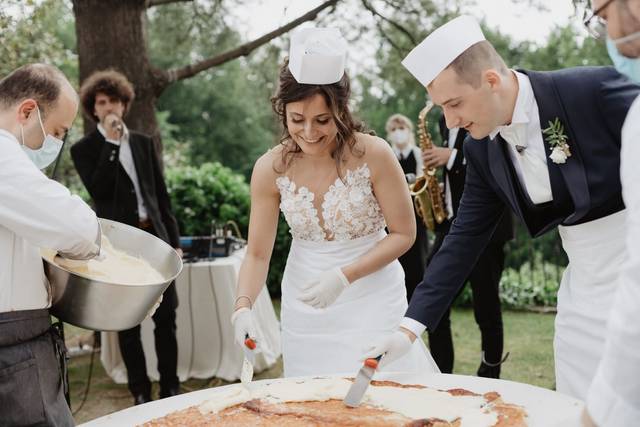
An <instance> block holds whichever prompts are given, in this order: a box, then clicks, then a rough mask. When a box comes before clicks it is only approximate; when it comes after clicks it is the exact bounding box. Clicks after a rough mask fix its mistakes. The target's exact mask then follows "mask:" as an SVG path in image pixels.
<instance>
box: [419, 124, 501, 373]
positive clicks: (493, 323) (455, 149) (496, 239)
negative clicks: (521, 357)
mask: <svg viewBox="0 0 640 427" xmlns="http://www.w3.org/2000/svg"><path fill="white" fill-rule="evenodd" d="M439 128H440V135H441V136H442V141H443V144H442V147H438V146H435V145H434V146H433V147H432V148H430V149H426V150H424V151H423V152H422V158H423V160H424V163H425V165H427V167H442V168H443V176H444V193H445V196H444V200H445V206H446V209H447V219H446V220H445V221H444V222H443V223H442V224H439V225H437V226H436V229H435V235H436V238H435V241H434V243H433V247H432V249H431V252H430V253H429V256H428V258H427V265H429V262H430V261H431V258H432V257H433V256H434V255H435V253H436V252H437V251H438V249H440V246H441V245H442V242H443V240H444V238H445V237H446V236H447V234H448V233H449V227H450V226H451V223H452V222H453V220H454V219H455V217H456V214H457V212H458V206H459V204H460V199H461V198H462V190H463V189H464V181H465V175H466V174H465V172H466V161H465V159H464V154H463V150H462V144H463V142H464V139H465V138H466V136H467V131H466V130H465V129H460V128H451V129H447V126H446V124H445V120H444V115H443V116H442V117H441V119H440V121H439ZM512 238H513V225H512V220H511V215H504V216H503V217H502V220H501V221H500V223H499V224H498V226H497V228H496V231H495V232H494V234H493V237H492V238H491V241H490V242H489V244H488V245H487V247H486V248H485V249H484V252H482V254H481V255H480V257H479V258H478V261H477V262H476V264H475V266H474V267H473V270H472V271H471V274H470V275H469V276H468V277H467V280H466V282H469V283H470V285H471V290H472V293H473V313H474V317H475V319H476V323H477V324H478V327H479V328H480V334H481V346H482V352H481V360H480V366H479V368H478V371H477V374H478V376H480V377H487V378H499V377H500V365H501V363H502V361H503V360H504V359H503V357H502V351H503V342H504V338H503V337H504V334H503V329H502V310H501V307H500V296H499V285H500V277H501V276H502V269H503V267H504V245H505V243H506V242H507V241H509V240H511V239H512ZM429 348H430V350H431V355H432V356H433V358H434V360H435V361H436V364H437V365H438V367H439V368H440V370H441V371H442V372H443V373H451V372H452V371H453V359H454V351H453V340H452V336H451V321H450V308H448V309H447V310H446V312H445V314H444V315H443V317H442V320H440V323H439V324H438V326H437V327H436V328H435V329H434V330H433V331H429Z"/></svg>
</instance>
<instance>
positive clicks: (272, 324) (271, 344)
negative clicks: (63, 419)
mask: <svg viewBox="0 0 640 427" xmlns="http://www.w3.org/2000/svg"><path fill="white" fill-rule="evenodd" d="M244 253H245V250H244V249H242V250H239V251H236V252H234V253H233V254H232V255H231V256H229V257H225V258H217V259H215V260H213V261H200V262H193V263H185V264H184V268H183V270H182V272H181V273H180V275H179V276H178V277H177V279H176V291H177V293H178V301H179V305H178V308H177V310H176V326H177V331H176V335H177V340H178V377H179V378H180V381H185V380H186V379H188V378H211V377H217V378H222V379H224V380H227V381H235V380H238V379H239V378H240V372H241V370H242V361H243V353H242V349H241V348H240V347H239V346H238V345H236V343H235V342H234V339H233V328H232V326H231V314H232V313H233V306H234V301H235V295H236V285H237V278H238V271H239V269H240V265H241V263H242V259H243V257H244ZM253 312H254V316H255V321H256V326H257V327H258V329H259V331H258V335H259V337H260V347H261V350H262V352H261V353H258V355H257V357H256V363H255V371H256V372H260V371H262V370H264V369H267V368H269V367H271V366H272V365H273V364H274V363H275V362H276V361H277V359H278V357H280V354H281V347H280V324H279V322H278V319H277V317H276V314H275V311H274V309H273V304H272V303H271V298H270V297H269V293H268V291H267V289H266V286H265V287H264V288H263V290H262V292H261V293H260V295H259V296H258V298H257V300H256V301H255V304H254V307H253ZM153 328H154V323H153V320H152V319H151V318H147V319H145V320H144V321H143V322H142V324H141V336H142V346H143V348H144V353H145V357H146V361H147V372H148V375H149V377H150V378H151V379H152V380H156V381H157V380H158V378H159V375H158V370H157V358H156V352H155V347H154V338H153ZM100 360H101V361H102V364H103V366H104V368H105V370H106V372H107V374H109V376H110V377H111V378H112V379H113V380H114V381H115V382H117V383H126V382H127V373H126V368H125V366H124V362H123V361H122V357H121V355H120V346H119V345H118V336H117V333H115V332H102V350H101V354H100Z"/></svg>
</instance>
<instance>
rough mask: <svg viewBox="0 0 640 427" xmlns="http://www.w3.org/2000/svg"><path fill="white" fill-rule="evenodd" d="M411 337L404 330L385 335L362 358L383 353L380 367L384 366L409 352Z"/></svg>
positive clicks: (373, 356) (369, 357)
mask: <svg viewBox="0 0 640 427" xmlns="http://www.w3.org/2000/svg"><path fill="white" fill-rule="evenodd" d="M412 344H413V343H412V342H411V339H410V338H409V336H408V335H407V334H405V333H404V332H402V331H400V330H397V331H395V332H394V333H392V334H390V335H387V336H386V337H383V338H382V339H381V340H380V341H379V342H378V343H377V344H376V345H374V346H373V347H371V348H370V349H369V351H367V352H366V353H365V354H364V355H363V356H362V360H365V359H371V358H375V357H378V356H380V355H382V359H380V363H379V364H378V368H379V369H380V368H384V367H385V366H386V365H388V364H389V363H391V362H393V361H394V360H397V359H399V358H401V357H402V356H404V355H405V354H407V353H408V352H409V350H410V349H411V345H412Z"/></svg>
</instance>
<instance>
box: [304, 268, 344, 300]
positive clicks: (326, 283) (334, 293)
mask: <svg viewBox="0 0 640 427" xmlns="http://www.w3.org/2000/svg"><path fill="white" fill-rule="evenodd" d="M348 285H349V281H348V280H347V278H346V277H345V275H344V273H343V272H342V270H341V269H340V268H338V267H336V268H334V269H333V270H329V271H325V272H324V273H321V274H320V277H318V279H317V280H314V281H313V282H310V283H308V284H307V285H305V286H303V287H302V292H301V293H300V297H298V299H299V300H300V301H302V302H303V303H305V304H308V305H310V306H312V307H315V308H325V307H327V306H329V305H331V304H333V303H334V302H335V300H336V299H338V297H339V296H340V294H341V293H342V291H344V290H345V288H346V287H347V286H348Z"/></svg>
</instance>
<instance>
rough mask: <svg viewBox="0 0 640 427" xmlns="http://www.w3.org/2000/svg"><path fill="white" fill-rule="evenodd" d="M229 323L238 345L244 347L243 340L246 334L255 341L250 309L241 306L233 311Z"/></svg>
mask: <svg viewBox="0 0 640 427" xmlns="http://www.w3.org/2000/svg"><path fill="white" fill-rule="evenodd" d="M231 324H232V325H233V338H234V339H235V341H236V343H237V344H238V345H239V346H240V347H243V348H244V340H245V338H246V336H247V335H249V338H251V339H253V340H254V341H256V342H257V339H256V327H255V325H254V323H253V313H252V312H251V309H249V308H247V307H241V308H239V309H237V310H236V311H234V312H233V314H232V315H231Z"/></svg>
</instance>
